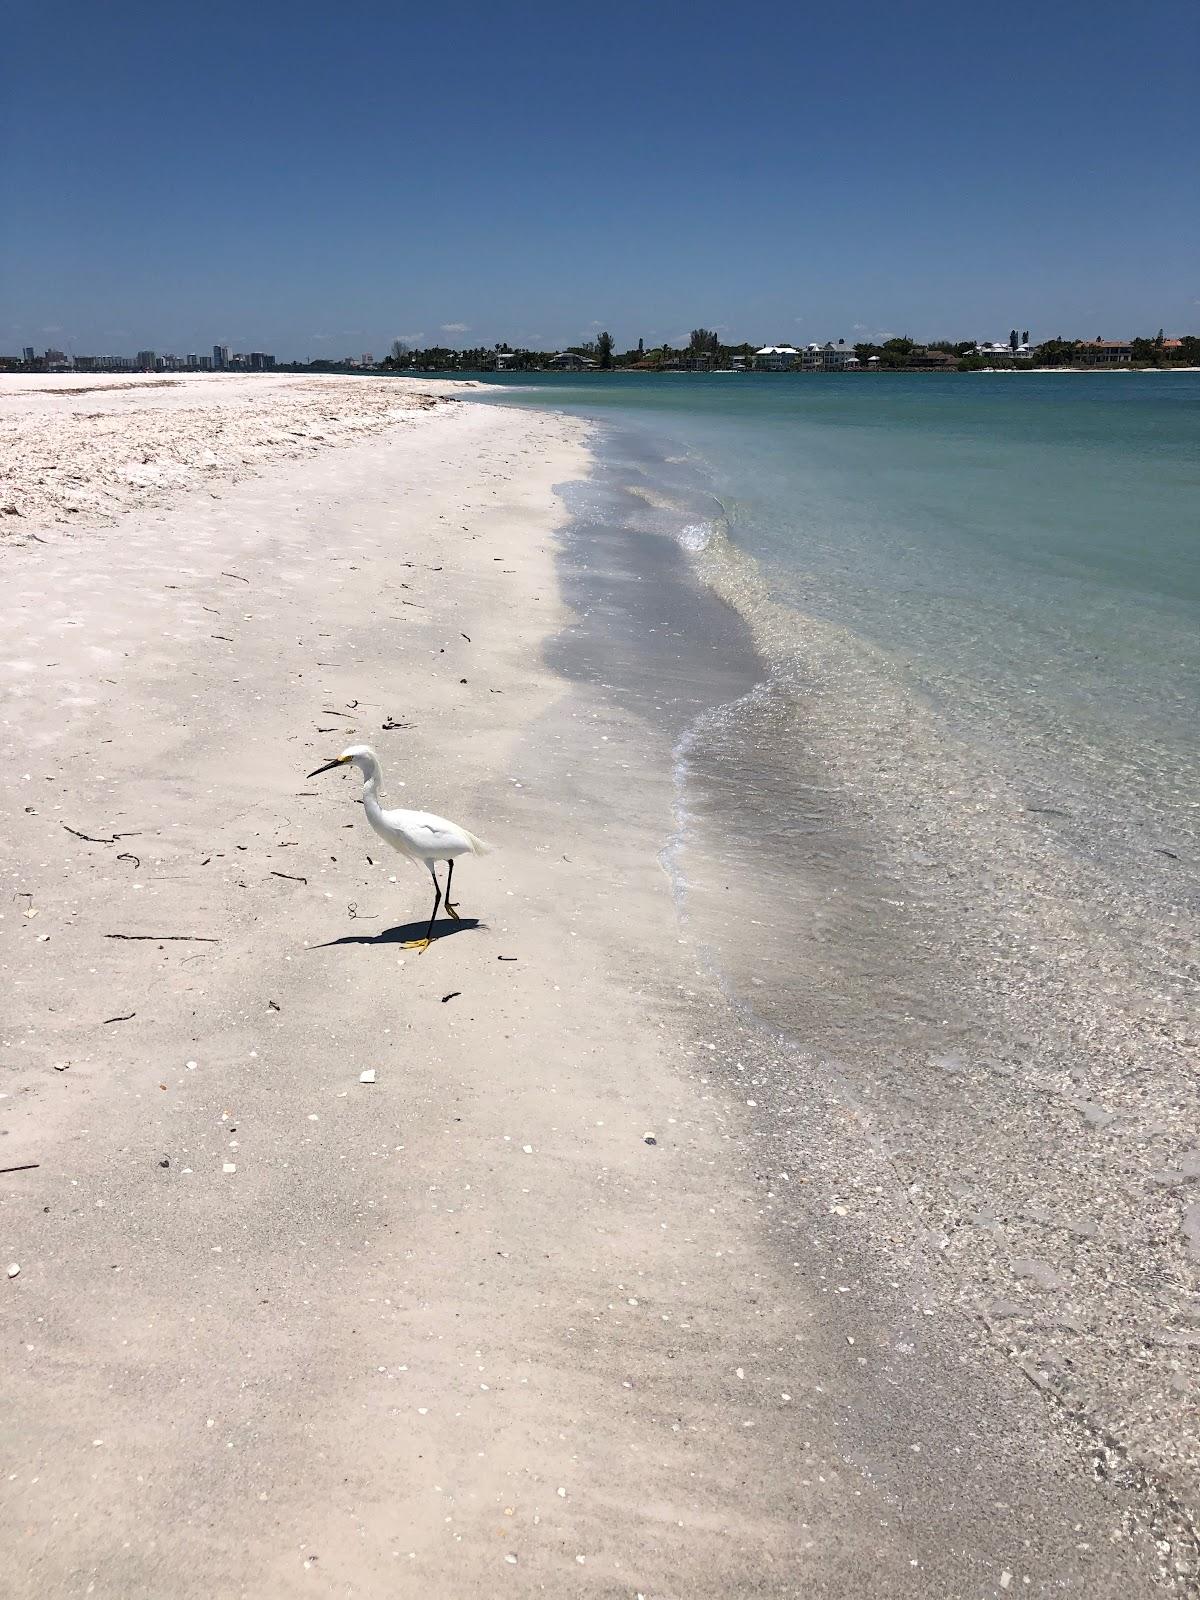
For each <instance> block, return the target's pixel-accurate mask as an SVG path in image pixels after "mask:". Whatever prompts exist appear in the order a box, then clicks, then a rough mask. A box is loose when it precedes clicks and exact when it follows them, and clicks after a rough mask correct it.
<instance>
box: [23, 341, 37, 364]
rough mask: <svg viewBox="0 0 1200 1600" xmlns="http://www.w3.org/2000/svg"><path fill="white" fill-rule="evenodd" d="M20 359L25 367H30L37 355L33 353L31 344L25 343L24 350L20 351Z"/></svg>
mask: <svg viewBox="0 0 1200 1600" xmlns="http://www.w3.org/2000/svg"><path fill="white" fill-rule="evenodd" d="M21 360H22V361H24V363H25V365H26V366H27V367H31V366H32V365H33V363H34V362H35V361H36V360H37V357H36V356H35V355H34V353H33V346H32V345H31V344H27V345H26V346H25V348H24V350H22V351H21Z"/></svg>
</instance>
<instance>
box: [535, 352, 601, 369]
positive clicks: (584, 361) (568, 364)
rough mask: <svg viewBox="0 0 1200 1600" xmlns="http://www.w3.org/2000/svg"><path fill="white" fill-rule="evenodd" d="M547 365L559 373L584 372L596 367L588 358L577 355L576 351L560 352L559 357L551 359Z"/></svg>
mask: <svg viewBox="0 0 1200 1600" xmlns="http://www.w3.org/2000/svg"><path fill="white" fill-rule="evenodd" d="M546 365H547V366H548V367H553V368H555V369H556V370H557V371H559V372H582V371H583V370H584V369H585V368H586V367H594V366H595V365H596V363H595V362H594V361H591V360H589V359H588V357H587V356H581V355H576V353H575V351H574V350H560V351H559V352H558V354H557V355H555V356H551V357H550V360H549V361H547V363H546Z"/></svg>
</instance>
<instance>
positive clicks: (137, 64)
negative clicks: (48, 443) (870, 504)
mask: <svg viewBox="0 0 1200 1600" xmlns="http://www.w3.org/2000/svg"><path fill="white" fill-rule="evenodd" d="M1198 19H1200V11H1198V10H1197V8H1196V6H1195V4H1194V0H1144V3H1139V4H1133V3H1130V0H1121V3H1119V4H1113V3H1111V0H1089V3H1087V4H1083V3H1076V0H1051V4H1049V5H1045V4H1038V5H1033V4H1019V5H1018V4H992V5H984V4H972V3H970V0H967V3H965V4H964V3H963V0H954V3H952V4H951V3H945V0H934V3H929V4H922V3H921V0H916V3H910V4H908V5H897V4H896V3H895V0H887V3H882V0H865V3H864V0H848V3H847V4H844V5H841V6H838V7H834V6H830V5H828V4H825V3H822V4H820V5H815V4H806V3H786V4H785V3H776V4H765V3H762V0H739V3H736V4H731V3H728V0H725V3H722V4H712V3H709V0H689V3H687V4H677V3H671V0H641V3H638V4H630V3H626V0H605V3H603V4H594V5H588V6H583V5H579V4H574V3H572V0H556V3H546V0H526V3H524V4H520V5H517V4H509V3H506V0H491V3H479V0H458V3H457V4H455V5H454V6H437V7H434V6H430V5H428V4H426V5H421V6H415V5H408V4H405V3H403V0H375V3H367V0H338V3H337V4H329V3H328V0H323V3H322V4H320V5H317V4H311V3H309V0H287V3H282V0H241V3H238V4H230V3H227V0H205V3H202V4H201V3H197V0H186V3H184V0H154V3H152V4H151V3H146V0H112V3H106V4H97V3H96V0H38V3H36V4H35V3H34V0H14V5H12V6H10V7H9V8H8V9H7V11H6V24H5V32H6V36H7V37H6V45H5V50H4V52H3V55H4V61H3V64H2V65H0V73H2V74H3V79H2V81H0V137H2V147H0V217H2V218H3V225H2V233H3V241H2V245H0V352H2V353H9V352H10V351H12V350H17V349H19V347H20V346H21V345H23V344H27V343H29V344H33V345H35V346H36V347H38V348H39V349H40V348H43V347H44V346H45V345H47V344H55V345H60V346H62V347H64V348H65V347H67V346H68V345H69V346H70V347H71V348H73V350H74V352H75V353H76V354H79V353H82V354H102V353H107V352H110V351H112V352H132V351H135V350H137V349H138V348H140V347H143V346H145V347H152V348H155V349H157V350H159V351H174V352H178V353H181V354H183V353H186V352H187V351H189V350H197V351H203V350H205V349H208V348H209V347H211V345H212V344H213V343H214V342H222V343H228V344H230V345H232V346H233V347H234V348H238V349H250V348H254V349H267V350H272V351H274V352H276V353H277V354H278V355H279V356H280V357H291V356H298V357H301V358H304V357H308V356H313V355H335V356H341V355H345V354H347V353H350V352H355V353H357V352H359V351H362V350H371V351H373V352H375V353H376V354H379V353H381V352H382V351H383V350H384V349H385V348H386V346H387V343H388V341H389V340H390V339H392V338H393V337H401V338H404V337H407V338H408V339H410V340H412V341H414V342H423V343H435V342H437V343H448V344H475V343H491V342H493V341H495V340H498V339H502V338H503V339H508V340H509V341H511V342H513V343H518V344H528V345H533V346H537V347H542V346H555V345H558V344H561V343H565V342H570V341H575V340H577V339H579V338H581V337H585V336H587V335H588V334H590V333H593V332H594V331H595V330H596V328H598V327H600V326H603V327H606V328H609V329H611V331H612V332H613V334H614V335H615V336H616V338H617V341H618V343H619V344H621V345H624V344H626V343H632V342H636V340H637V338H638V337H639V336H641V337H644V338H645V339H646V340H647V341H648V342H650V341H654V342H658V341H660V340H662V339H663V338H668V339H672V340H677V339H678V338H679V337H680V336H683V337H686V334H687V332H688V330H689V329H690V328H691V327H693V326H695V325H696V324H697V323H702V324H704V325H706V326H710V327H720V328H722V329H723V330H726V332H727V335H728V337H730V338H735V337H736V338H739V339H740V338H749V339H753V340H765V339H793V340H807V339H813V338H820V339H824V338H827V337H833V338H838V337H845V338H847V339H854V338H865V337H869V336H877V335H887V334H891V333H912V334H914V335H915V336H917V337H934V336H936V335H938V334H945V335H946V336H948V337H962V338H967V337H985V336H986V337H1005V336H1007V333H1008V330H1009V328H1010V327H1011V326H1012V325H1013V324H1014V323H1015V324H1016V325H1017V326H1018V328H1020V329H1025V328H1029V329H1030V330H1031V331H1032V332H1033V333H1034V335H1035V336H1037V335H1042V336H1048V335H1052V334H1055V333H1059V332H1061V333H1064V334H1068V335H1079V336H1084V337H1095V336H1096V335H1098V334H1102V335H1104V336H1105V337H1115V336H1116V335H1118V334H1122V335H1123V334H1127V333H1133V332H1146V331H1149V332H1151V333H1153V332H1155V331H1156V330H1157V328H1158V327H1159V326H1160V325H1162V326H1165V327H1166V328H1167V330H1168V332H1183V331H1195V330H1197V329H1200V272H1198V270H1197V265H1198V261H1200V223H1198V221H1197V219H1198V218H1200V165H1198V158H1197V152H1198V151H1200V137H1198V135H1200V118H1198V116H1197V111H1196V104H1197V96H1196V93H1195V81H1196V70H1195V69H1196V63H1197V59H1198V58H1200V20H1198Z"/></svg>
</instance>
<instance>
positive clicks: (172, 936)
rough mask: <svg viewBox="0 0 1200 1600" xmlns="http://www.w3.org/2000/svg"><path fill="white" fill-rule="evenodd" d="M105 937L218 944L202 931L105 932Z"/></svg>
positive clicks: (149, 942) (175, 942)
mask: <svg viewBox="0 0 1200 1600" xmlns="http://www.w3.org/2000/svg"><path fill="white" fill-rule="evenodd" d="M104 937H105V938H106V939H130V940H134V939H139V940H145V941H146V942H147V943H148V944H220V942H221V941H220V940H219V939H211V938H209V937H208V935H207V934H203V933H106V934H105V935H104Z"/></svg>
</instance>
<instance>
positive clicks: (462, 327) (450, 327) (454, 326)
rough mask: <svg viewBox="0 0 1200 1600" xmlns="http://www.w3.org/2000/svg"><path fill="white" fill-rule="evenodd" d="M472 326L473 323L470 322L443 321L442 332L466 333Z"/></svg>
mask: <svg viewBox="0 0 1200 1600" xmlns="http://www.w3.org/2000/svg"><path fill="white" fill-rule="evenodd" d="M470 326H471V324H470V323H469V322H443V323H442V332H443V333H466V332H467V331H468V329H469V328H470Z"/></svg>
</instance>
